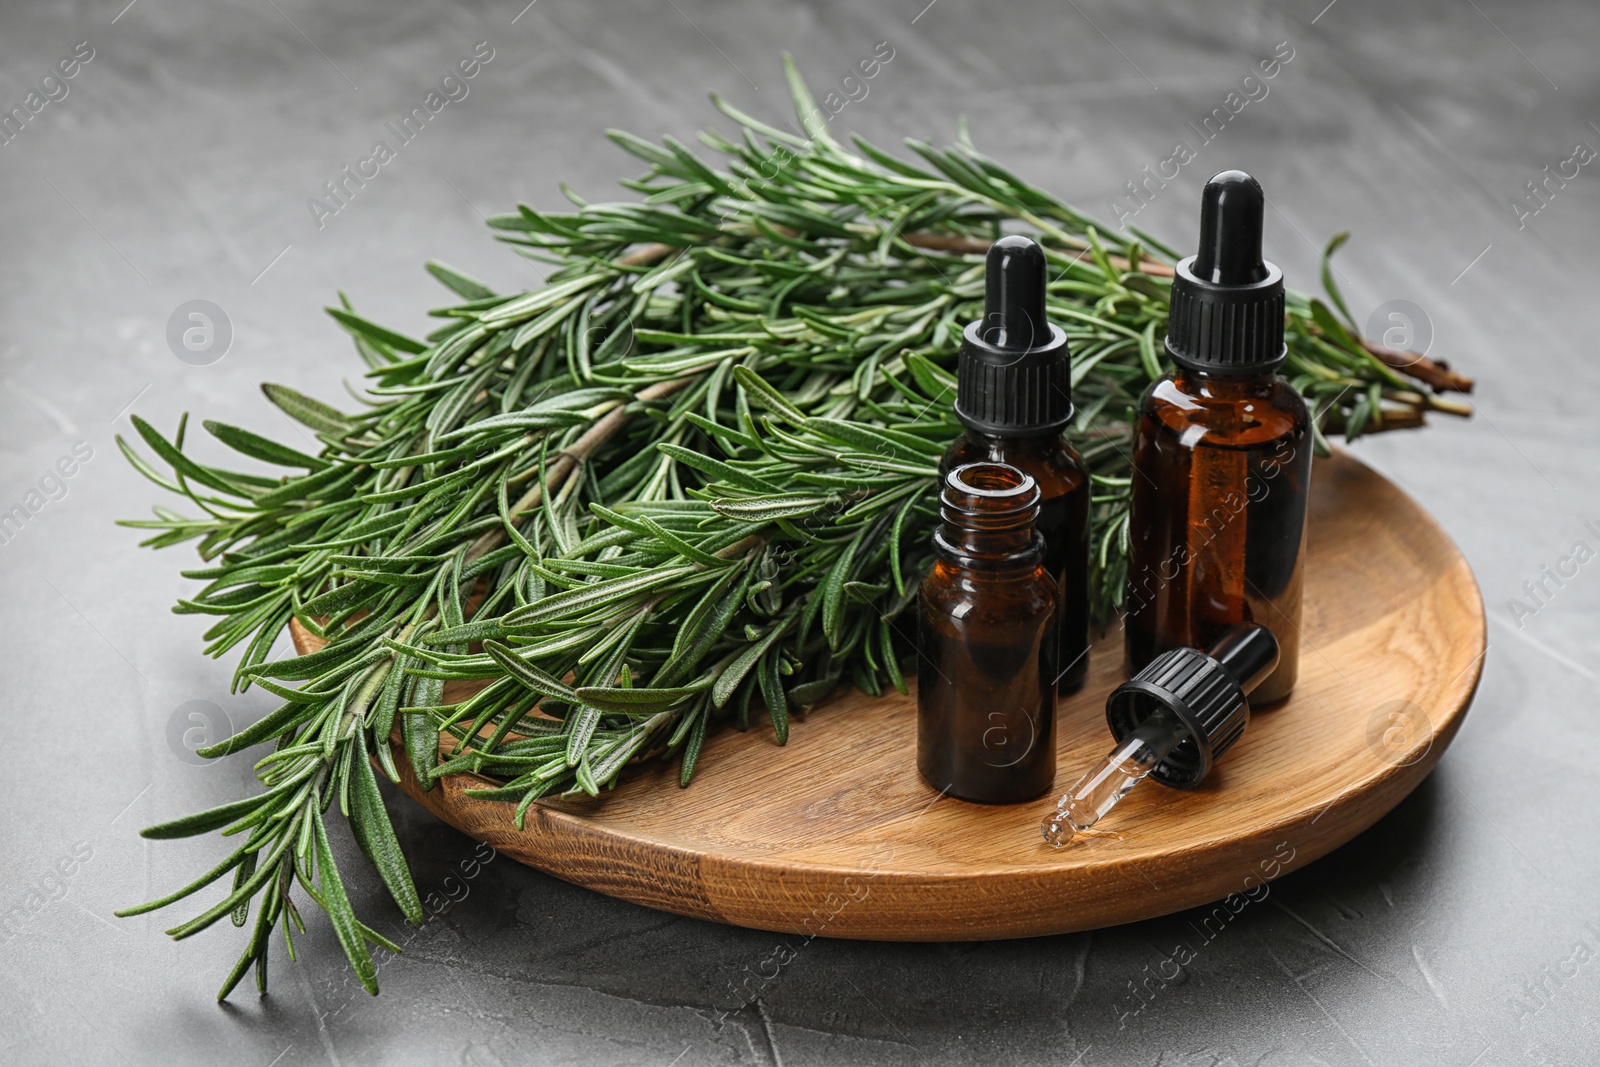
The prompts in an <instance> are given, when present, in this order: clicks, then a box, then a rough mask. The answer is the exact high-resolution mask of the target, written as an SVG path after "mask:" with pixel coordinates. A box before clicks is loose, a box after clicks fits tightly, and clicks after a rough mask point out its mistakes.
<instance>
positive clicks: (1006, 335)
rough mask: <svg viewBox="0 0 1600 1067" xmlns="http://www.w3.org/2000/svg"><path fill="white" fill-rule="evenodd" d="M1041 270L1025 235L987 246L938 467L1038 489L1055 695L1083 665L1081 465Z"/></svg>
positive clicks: (1075, 682) (1084, 499)
mask: <svg viewBox="0 0 1600 1067" xmlns="http://www.w3.org/2000/svg"><path fill="white" fill-rule="evenodd" d="M1047 273H1048V267H1047V265H1046V263H1045V258H1044V252H1043V250H1041V249H1040V248H1039V246H1038V245H1037V244H1035V243H1034V242H1032V241H1030V240H1029V239H1028V238H1026V237H1021V236H1011V237H1003V238H1001V239H1000V240H999V241H996V242H995V243H994V245H993V246H992V247H991V248H990V249H989V255H988V260H987V262H986V264H985V288H986V291H985V301H984V303H985V306H984V317H983V318H982V319H981V320H979V321H977V322H974V323H970V324H969V325H968V326H967V328H966V332H965V334H964V335H963V338H962V346H961V357H960V364H959V367H958V370H957V380H958V387H957V395H956V416H957V417H958V418H960V420H961V422H962V423H963V425H965V426H966V427H967V433H966V435H965V436H964V437H963V438H962V439H961V440H959V441H957V442H956V443H955V444H954V445H953V446H952V447H951V448H950V451H949V452H947V453H946V454H945V457H944V461H943V464H942V466H941V470H942V471H943V472H949V471H950V470H953V469H954V468H956V467H959V466H961V465H962V464H965V463H977V462H990V463H1007V464H1010V465H1011V466H1013V467H1016V468H1017V469H1018V470H1020V471H1022V472H1023V473H1024V474H1027V475H1029V476H1030V477H1032V478H1033V481H1034V484H1035V485H1037V486H1038V488H1039V496H1040V505H1039V518H1038V521H1037V523H1036V525H1035V528H1036V529H1037V530H1038V531H1039V533H1040V534H1042V535H1043V536H1044V544H1045V549H1044V566H1045V570H1046V571H1048V572H1049V574H1050V576H1051V577H1052V578H1054V579H1055V580H1056V586H1057V588H1058V590H1059V592H1060V602H1061V618H1060V621H1059V626H1058V630H1057V632H1058V635H1059V636H1058V641H1059V647H1058V648H1057V651H1056V662H1057V663H1058V664H1059V666H1058V668H1057V670H1058V671H1059V677H1058V678H1057V679H1056V686H1057V691H1058V692H1060V693H1061V694H1062V695H1063V696H1064V695H1066V694H1068V693H1072V692H1076V691H1077V690H1078V689H1080V688H1081V687H1082V686H1083V680H1084V678H1085V677H1086V676H1087V675H1088V672H1089V472H1088V469H1087V468H1086V467H1085V466H1084V463H1083V457H1082V456H1080V455H1078V451H1077V449H1075V448H1073V447H1072V446H1071V445H1070V444H1068V443H1067V439H1066V438H1065V437H1064V436H1063V435H1062V431H1063V430H1065V429H1066V426H1067V424H1068V423H1069V422H1070V421H1071V420H1072V357H1071V353H1070V351H1069V350H1068V348H1067V337H1066V334H1065V333H1063V332H1062V330H1061V329H1060V327H1058V326H1054V325H1051V323H1050V322H1049V321H1048V319H1047V318H1046V315H1045V302H1044V299H1045V281H1046V276H1047Z"/></svg>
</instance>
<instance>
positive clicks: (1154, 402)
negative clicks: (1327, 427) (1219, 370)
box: [1139, 374, 1311, 448]
mask: <svg viewBox="0 0 1600 1067" xmlns="http://www.w3.org/2000/svg"><path fill="white" fill-rule="evenodd" d="M1139 432H1140V434H1141V435H1150V434H1161V435H1163V436H1165V435H1171V436H1173V437H1176V438H1177V439H1178V440H1179V442H1180V443H1181V444H1182V445H1184V446H1185V447H1190V448H1193V447H1196V446H1198V445H1201V444H1209V445H1212V446H1216V447H1236V448H1237V447H1246V448H1247V447H1252V446H1255V445H1260V444H1265V443H1270V442H1275V441H1278V440H1281V439H1284V438H1289V439H1298V438H1301V437H1304V436H1306V435H1308V434H1309V433H1310V432H1311V411H1310V409H1309V408H1307V407H1306V402H1305V399H1304V398H1303V397H1301V395H1300V393H1299V391H1298V390H1296V389H1295V387H1294V386H1292V385H1290V384H1289V382H1288V380H1287V379H1285V378H1282V377H1280V376H1278V375H1275V374H1273V375H1261V376H1259V377H1253V378H1245V379H1226V378H1213V377H1200V376H1197V377H1187V376H1184V375H1182V374H1168V375H1166V376H1165V377H1162V378H1158V379H1156V380H1155V381H1153V382H1151V383H1150V386H1149V387H1148V388H1147V389H1146V390H1145V392H1144V395H1143V396H1142V397H1141V398H1140V400H1139Z"/></svg>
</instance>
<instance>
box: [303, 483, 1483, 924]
mask: <svg viewBox="0 0 1600 1067" xmlns="http://www.w3.org/2000/svg"><path fill="white" fill-rule="evenodd" d="M1309 541H1310V547H1309V555H1308V560H1307V567H1306V600H1305V618H1304V620H1303V625H1304V634H1303V649H1302V660H1301V666H1300V683H1299V687H1298V688H1297V689H1296V691H1295V693H1294V695H1293V696H1292V697H1290V699H1289V700H1287V701H1286V702H1284V703H1282V704H1280V705H1278V706H1276V707H1272V708H1266V709H1263V710H1261V711H1260V712H1259V713H1258V714H1256V715H1255V716H1253V717H1252V719H1251V722H1250V726H1249V728H1248V729H1247V730H1246V732H1245V736H1244V738H1243V739H1242V740H1241V741H1240V742H1239V743H1238V745H1237V746H1235V747H1234V749H1233V750H1232V751H1231V752H1229V753H1228V754H1227V755H1226V756H1225V757H1224V758H1223V759H1222V760H1221V761H1220V762H1219V764H1218V766H1217V768H1216V770H1215V771H1214V772H1213V774H1212V776H1211V778H1210V779H1209V780H1208V781H1207V782H1206V783H1205V785H1203V786H1202V787H1201V788H1199V789H1197V790H1194V791H1191V792H1179V791H1176V790H1172V789H1168V788H1165V787H1163V786H1161V785H1159V784H1157V783H1154V782H1147V783H1145V784H1143V785H1142V786H1140V787H1139V788H1138V789H1137V790H1135V791H1134V793H1132V794H1130V795H1129V796H1128V797H1127V799H1126V800H1124V801H1123V803H1122V804H1121V805H1120V806H1119V807H1118V808H1117V810H1116V811H1115V812H1114V813H1113V814H1112V815H1110V816H1108V817H1107V819H1106V820H1105V822H1103V823H1102V824H1101V825H1102V827H1104V828H1105V830H1104V832H1100V833H1097V834H1095V836H1092V837H1087V838H1080V839H1079V840H1078V841H1076V842H1074V843H1072V844H1070V845H1069V846H1067V847H1066V848H1063V849H1060V850H1056V849H1053V848H1051V847H1050V846H1048V845H1047V844H1045V843H1044V841H1043V840H1042V838H1041V837H1040V834H1039V822H1040V820H1041V819H1042V818H1043V817H1044V816H1045V815H1046V814H1047V813H1048V812H1049V811H1050V809H1051V808H1052V806H1053V805H1054V803H1055V798H1054V795H1052V796H1049V797H1045V798H1041V799H1040V800H1038V801H1035V802H1032V803H1029V804H1020V805H1014V806H1007V807H990V806H984V805H976V804H969V803H965V802H963V801H959V800H953V799H949V798H941V797H939V796H938V795H937V794H935V793H934V791H933V790H931V789H929V788H928V787H927V786H926V785H925V784H924V783H923V782H922V781H921V779H920V778H919V777H918V775H917V771H916V764H915V744H916V702H915V697H914V695H913V696H911V697H906V696H901V695H900V694H897V693H891V694H890V695H889V696H887V697H884V698H872V697H868V696H866V695H864V694H862V693H860V692H857V691H854V690H851V691H848V692H846V693H843V694H841V695H840V696H838V697H836V698H835V699H833V700H832V701H830V702H828V703H826V704H824V705H823V706H821V707H819V708H817V709H815V710H813V711H812V712H811V713H810V714H808V715H807V716H806V717H804V718H803V719H799V720H797V721H795V722H794V723H793V725H792V729H791V733H790V740H789V744H788V745H787V746H786V747H782V748H780V747H778V745H777V744H776V743H775V742H774V740H773V738H772V733H771V730H770V728H768V729H756V728H752V729H751V730H750V731H749V732H748V733H740V732H738V731H737V730H732V729H726V730H723V731H721V732H720V733H718V734H716V735H714V736H713V737H712V738H710V739H709V740H708V742H707V744H706V748H705V751H704V753H703V754H702V756H701V760H700V766H699V769H698V771H697V772H696V775H695V780H694V784H693V785H692V786H691V787H690V788H689V789H686V790H681V789H679V788H678V785H677V775H678V771H677V764H676V762H675V761H674V762H672V763H671V764H667V763H664V762H657V763H653V764H650V765H647V766H644V767H639V768H633V769H631V770H630V771H629V772H627V773H625V774H624V776H623V780H622V783H621V784H620V785H619V786H618V787H617V788H616V789H615V790H614V791H611V792H608V793H605V794H603V795H602V796H601V797H600V798H599V799H597V800H590V799H589V798H581V799H580V800H577V801H573V800H559V799H557V800H551V801H547V802H541V803H539V804H537V805H535V806H534V808H533V809H532V810H531V811H530V812H529V815H528V819H527V825H526V829H525V830H522V831H518V830H517V829H516V828H515V827H514V826H513V824H512V811H513V806H512V805H511V804H509V803H505V802H498V801H485V800H475V799H472V798H470V797H467V796H466V795H465V793H464V790H465V789H467V788H472V787H474V786H481V785H483V784H486V781H485V780H484V779H477V778H473V777H470V776H454V777H451V778H448V779H446V780H444V781H443V782H441V783H439V784H437V785H436V786H435V787H434V788H433V789H432V790H431V791H429V792H423V791H422V790H421V789H420V788H418V786H417V783H416V781H415V780H414V779H413V778H412V777H411V776H410V773H409V767H408V764H407V761H406V759H405V758H404V755H403V753H399V752H397V758H396V763H397V764H398V765H399V766H401V767H402V768H406V770H405V772H404V773H405V778H404V780H403V781H402V782H401V787H402V788H403V789H404V790H405V791H406V793H407V794H408V795H410V796H411V797H412V798H413V799H415V800H416V801H417V802H419V803H421V804H422V805H423V806H425V807H426V808H428V810H430V811H432V812H433V813H434V814H436V815H438V816H439V817H440V818H441V819H443V820H444V821H446V822H448V823H449V824H451V825H452V826H455V827H456V828H458V829H460V830H461V831H462V832H463V833H466V834H468V835H470V836H472V837H474V838H477V839H479V840H482V841H487V842H489V843H490V844H491V845H493V846H494V847H495V848H496V849H498V850H499V851H501V852H503V853H505V854H506V855H508V856H512V857H514V858H516V859H518V860H520V861H522V862H523V863H527V864H529V865H531V866H534V867H537V868H539V869H541V870H545V871H548V872H550V873H551V874H554V875H556V876H558V877H560V878H564V879H566V880H568V881H571V882H574V883H577V884H578V885H582V886H587V887H589V888H591V889H595V890H598V891H600V892H602V893H607V894H610V895H612V896H616V897H621V898H624V899H626V900H631V901H634V902H636V903H639V904H643V905H646V906H648V907H652V908H660V909H662V910H665V911H671V912H676V913H679V914H682V915H691V916H695V917H698V918H703V919H713V920H716V921H719V922H725V923H733V924H737V925H740V926H747V927H754V928H758V929H766V930H774V931H784V932H789V933H798V934H815V935H820V936H826V937H845V938H869V939H882V940H986V939H994V938H1009V937H1027V936H1034V935H1040V934H1052V933H1064V932H1068V931H1074V930H1084V929H1092V928H1097V927H1102V926H1109V925H1114V924H1118V923H1125V922H1130V921H1133V920H1137V919H1145V918H1151V917H1154V916H1157V915H1163V914H1167V913H1170V912H1174V911H1179V910H1182V909H1186V908H1190V907H1194V906H1197V905H1200V904H1205V903H1208V902H1211V901H1222V900H1224V898H1229V896H1230V894H1259V892H1260V889H1259V887H1260V886H1261V885H1263V884H1264V883H1265V882H1267V881H1269V880H1270V879H1272V878H1275V877H1278V876H1280V875H1281V874H1283V873H1286V872H1287V871H1290V870H1294V869H1296V868H1299V867H1301V866H1304V865H1305V864H1307V863H1310V862H1311V861H1313V860H1315V859H1317V858H1319V857H1321V856H1323V855H1325V854H1327V853H1328V852H1329V851H1331V850H1332V849H1334V848H1337V847H1338V846H1339V845H1341V844H1344V843H1345V842H1347V841H1349V840H1350V839H1351V838H1353V837H1355V836H1356V835H1357V834H1359V833H1360V832H1361V831H1363V830H1365V829H1366V828H1367V827H1369V826H1371V825H1372V824H1373V823H1374V822H1375V821H1377V819H1378V818H1379V817H1381V816H1382V815H1383V814H1385V813H1386V812H1388V811H1389V810H1390V809H1391V808H1393V807H1394V806H1395V805H1396V804H1397V803H1399V802H1400V800H1401V799H1402V798H1404V797H1405V796H1406V795H1407V794H1408V793H1410V792H1411V790H1412V789H1414V788H1416V786H1417V785H1418V783H1420V782H1421V781H1422V780H1423V778H1425V777H1426V776H1427V774H1428V772H1429V770H1431V769H1432V767H1433V765H1434V763H1435V762H1436V761H1437V760H1438V759H1439V757H1440V756H1441V755H1442V754H1443V752H1444V749H1445V747H1446V746H1447V745H1448V744H1449V743H1450V741H1451V739H1452V738H1453V737H1454V736H1455V733H1456V731H1457V729H1458V728H1459V727H1460V725H1461V722H1462V720H1463V718H1464V717H1465V715H1466V711H1467V706H1468V704H1469V703H1470V702H1471V699H1472V695H1473V692H1474V691H1475V689H1476V688H1477V684H1478V677H1479V674H1480V672H1481V670H1482V664H1483V655H1484V651H1485V647H1486V646H1485V625H1484V613H1483V602H1482V598H1481V597H1480V595H1479V592H1478V587H1477V584H1476V582H1475V581H1474V579H1473V576H1472V572H1471V571H1470V570H1469V568H1468V567H1467V564H1466V561H1465V560H1464V559H1463V558H1462V557H1461V555H1460V553H1459V552H1458V551H1457V549H1456V547H1455V545H1454V544H1453V543H1452V542H1451V541H1450V539H1449V538H1448V537H1447V536H1446V535H1445V533H1444V532H1443V531H1442V530H1441V529H1440V528H1439V526H1438V525H1437V524H1436V523H1435V522H1434V521H1433V520H1432V518H1430V517H1429V516H1428V515H1427V514H1426V513H1425V512H1424V511H1423V510H1422V509H1421V508H1419V507H1418V506H1417V505H1416V504H1415V503H1414V502H1413V501H1412V500H1411V499H1410V498H1409V497H1407V496H1406V495H1405V493H1403V492H1402V491H1401V490H1400V489H1398V488H1397V487H1396V486H1394V485H1393V484H1391V483H1390V482H1389V481H1387V480H1386V479H1384V478H1383V477H1382V476H1381V475H1379V474H1377V473H1376V472H1374V471H1372V470H1371V469H1370V468H1368V467H1366V466H1365V465H1363V464H1362V463H1360V462H1359V461H1357V460H1355V459H1354V458H1352V457H1350V456H1349V455H1347V454H1344V453H1340V454H1337V455H1335V456H1334V457H1333V458H1331V459H1327V460H1319V461H1318V462H1317V465H1316V467H1315V471H1314V474H1313V481H1312V497H1311V525H1310V533H1309ZM294 630H295V633H294V638H295V644H296V646H297V647H299V648H300V649H301V650H302V651H304V650H307V649H310V648H312V647H315V645H316V644H317V642H316V640H315V638H313V637H311V635H309V634H308V633H306V632H305V631H303V630H300V629H299V628H298V627H294ZM1092 658H1093V665H1092V669H1091V671H1090V678H1089V682H1088V684H1087V685H1086V686H1085V688H1084V690H1083V691H1082V692H1081V693H1079V694H1078V695H1076V696H1075V697H1073V698H1071V699H1070V700H1068V701H1067V702H1065V703H1064V704H1063V705H1062V707H1061V709H1060V712H1059V714H1060V722H1059V725H1060V730H1059V739H1058V745H1059V752H1058V756H1059V761H1058V762H1059V769H1058V773H1057V779H1056V791H1057V792H1059V791H1060V790H1064V789H1065V788H1066V787H1067V786H1068V785H1070V784H1071V783H1072V782H1073V781H1074V780H1075V779H1076V778H1077V777H1078V776H1079V775H1080V774H1081V773H1082V772H1083V771H1084V770H1086V769H1087V768H1088V766H1089V765H1091V764H1092V763H1093V762H1094V761H1096V760H1098V759H1099V758H1100V757H1102V756H1103V755H1105V753H1106V751H1107V750H1108V749H1109V748H1110V747H1111V736H1110V734H1109V732H1108V730H1107V728H1106V724H1105V718H1104V701H1105V697H1106V694H1107V693H1108V692H1109V691H1110V690H1111V689H1112V688H1113V687H1114V686H1115V685H1116V684H1117V683H1119V682H1120V681H1122V678H1123V675H1122V670H1121V660H1122V657H1121V644H1120V633H1112V634H1110V635H1108V636H1107V637H1106V638H1104V639H1102V640H1101V641H1100V642H1099V643H1098V644H1096V646H1095V648H1094V651H1093V653H1092ZM447 699H448V698H447ZM758 749H759V750H761V751H755V750H758ZM1233 899H1234V901H1235V903H1237V901H1238V899H1240V898H1233ZM1219 906H1225V905H1219ZM1219 921H1225V920H1224V919H1222V917H1219Z"/></svg>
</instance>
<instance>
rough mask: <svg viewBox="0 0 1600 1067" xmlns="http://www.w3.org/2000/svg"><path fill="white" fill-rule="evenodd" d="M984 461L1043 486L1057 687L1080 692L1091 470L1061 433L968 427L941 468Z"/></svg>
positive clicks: (1085, 660) (1039, 525) (1084, 673)
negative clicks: (1055, 600)
mask: <svg viewBox="0 0 1600 1067" xmlns="http://www.w3.org/2000/svg"><path fill="white" fill-rule="evenodd" d="M980 461H988V462H991V463H1007V464H1010V465H1011V466H1013V467H1015V468H1017V469H1018V470H1020V471H1021V472H1022V473H1024V474H1026V475H1028V476H1029V477H1031V478H1032V479H1033V480H1034V482H1035V484H1037V485H1038V487H1039V497H1040V500H1039V518H1038V520H1037V521H1036V522H1035V523H1034V529H1036V530H1038V531H1039V532H1040V533H1041V534H1043V535H1044V546H1045V547H1044V569H1045V570H1046V571H1048V572H1049V573H1050V575H1051V577H1053V578H1055V580H1056V586H1057V589H1058V590H1059V592H1060V597H1059V599H1060V603H1061V615H1060V620H1059V622H1058V626H1057V634H1058V637H1057V640H1058V647H1057V649H1056V663H1057V664H1058V665H1059V666H1058V667H1057V670H1059V671H1060V677H1059V678H1057V679H1056V691H1057V692H1058V693H1059V694H1060V695H1062V696H1067V695H1068V694H1070V693H1076V692H1077V691H1078V690H1079V689H1082V688H1083V682H1084V679H1085V678H1087V677H1088V675H1089V470H1088V468H1087V467H1085V466H1084V463H1083V457H1082V456H1080V455H1078V450H1077V449H1075V448H1073V447H1072V446H1071V445H1070V444H1068V443H1067V439H1066V438H1065V437H1063V436H1062V435H1061V434H1059V433H1049V434H1036V435H1034V436H1031V437H996V436H993V435H990V434H980V433H977V432H976V431H972V430H969V431H967V435H966V436H965V437H963V438H962V439H961V440H959V441H957V442H956V443H955V444H954V445H952V446H951V448H950V450H949V451H948V452H946V453H945V456H944V459H943V461H942V463H941V466H940V471H941V473H948V472H949V471H951V470H953V469H954V468H956V467H959V466H961V465H962V464H963V463H977V462H980Z"/></svg>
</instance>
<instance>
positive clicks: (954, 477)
mask: <svg viewBox="0 0 1600 1067" xmlns="http://www.w3.org/2000/svg"><path fill="white" fill-rule="evenodd" d="M1038 514H1039V489H1038V486H1037V485H1035V484H1034V481H1033V479H1032V478H1030V477H1028V476H1027V475H1026V474H1023V473H1022V472H1021V471H1019V470H1017V469H1016V468H1015V467H1009V466H1006V465H1005V464H1000V463H972V464H967V465H965V466H961V467H957V468H956V469H955V470H952V471H951V472H950V473H949V474H947V475H946V476H945V479H944V487H943V490H942V492H941V495H940V508H939V516H940V520H941V522H940V526H939V529H938V531H937V532H936V533H935V534H934V539H933V546H934V552H935V554H936V556H937V560H936V562H935V563H934V567H933V570H932V572H931V573H930V574H929V575H928V577H927V578H926V579H925V580H924V581H923V583H922V589H921V594H920V596H919V598H918V607H919V609H920V610H919V618H918V633H917V650H918V653H919V655H918V659H917V663H918V666H917V769H918V770H920V771H921V772H922V777H923V778H924V779H925V780H926V781H927V782H928V784H929V785H931V786H933V787H934V788H935V789H937V790H939V791H940V792H944V793H949V794H950V795H951V796H956V797H961V798H962V799H964V800H975V801H979V802H982V803H987V804H1008V803H1014V802H1017V801H1022V800H1031V799H1032V798H1034V797H1036V796H1038V795H1040V794H1041V793H1043V792H1045V791H1046V790H1048V789H1049V788H1050V786H1051V783H1052V782H1053V781H1054V780H1055V773H1056V745H1055V717H1056V716H1055V711H1056V690H1055V684H1054V682H1055V677H1056V648H1057V643H1056V619H1057V615H1058V613H1059V604H1058V598H1059V592H1058V590H1057V587H1056V582H1055V579H1054V578H1053V577H1052V576H1051V575H1050V574H1049V573H1047V572H1046V571H1045V569H1044V566H1043V558H1044V539H1043V537H1042V536H1041V535H1040V534H1039V533H1038V532H1037V531H1036V530H1035V529H1034V523H1035V521H1036V519H1037V517H1038Z"/></svg>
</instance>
